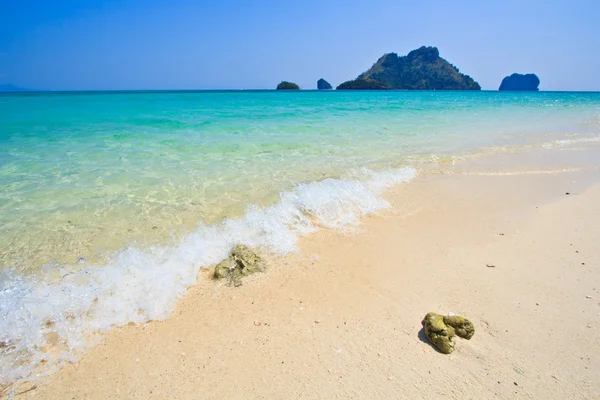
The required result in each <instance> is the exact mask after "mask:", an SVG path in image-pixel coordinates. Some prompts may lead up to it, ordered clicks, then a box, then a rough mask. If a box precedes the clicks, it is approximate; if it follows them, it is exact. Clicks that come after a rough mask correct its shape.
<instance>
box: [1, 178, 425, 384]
mask: <svg viewBox="0 0 600 400" xmlns="http://www.w3.org/2000/svg"><path fill="white" fill-rule="evenodd" d="M415 174H416V171H415V170H414V169H413V168H411V167H405V168H400V169H395V170H389V171H381V172H374V171H371V170H369V169H366V168H362V169H358V170H353V171H350V172H348V173H347V174H346V175H345V176H344V177H342V178H340V179H325V180H322V181H318V182H312V183H306V184H299V185H297V186H296V187H295V188H294V189H293V190H291V191H289V192H284V193H282V194H281V196H280V200H279V201H278V202H277V203H276V204H274V205H272V206H270V207H267V208H259V207H256V206H252V207H250V208H249V209H248V211H247V213H246V214H245V215H244V217H242V218H240V219H235V220H226V221H224V222H223V223H222V224H219V225H213V226H206V225H201V226H199V227H198V229H197V230H196V231H195V232H194V233H193V234H191V235H189V236H187V237H186V238H185V239H184V240H183V241H182V242H181V243H180V244H179V245H177V246H172V247H154V248H151V249H145V250H141V249H137V248H133V247H129V248H124V249H122V250H121V251H119V252H117V253H115V254H114V255H113V256H112V257H111V259H110V261H109V262H108V264H107V265H105V266H98V267H86V268H85V269H80V270H76V269H74V270H72V271H71V272H69V273H65V274H64V275H63V274H60V275H59V278H58V279H55V278H53V276H56V273H57V271H55V270H54V271H45V272H44V273H42V274H41V275H37V276H35V277H34V276H23V275H19V274H17V273H15V272H11V271H8V272H5V273H4V274H3V275H2V276H0V283H1V284H2V289H1V290H0V383H1V384H8V383H11V382H15V381H26V380H35V379H38V378H39V377H41V376H44V375H47V374H49V373H52V372H54V371H56V369H58V368H59V367H61V366H62V365H64V363H66V362H69V361H75V360H77V358H78V356H79V355H80V354H81V353H82V351H84V350H85V349H86V348H88V347H89V346H91V345H93V343H94V341H93V340H91V337H93V336H95V335H97V334H102V333H103V332H106V331H108V330H109V329H111V328H112V327H115V326H123V325H126V324H128V323H135V324H140V323H144V322H147V321H150V320H164V319H166V318H167V317H168V316H169V315H170V313H171V312H172V311H173V310H174V309H175V305H176V303H177V300H178V299H180V298H181V297H182V296H183V295H184V294H185V292H186V290H187V288H188V287H190V286H191V285H193V284H194V283H195V282H196V277H197V275H198V272H199V270H200V268H207V267H209V266H211V265H214V264H215V263H217V262H219V261H221V260H222V259H224V258H225V257H226V256H227V254H228V252H229V251H230V250H231V248H232V247H233V246H234V245H235V244H237V243H243V244H246V245H249V246H253V247H261V248H263V249H264V250H265V251H269V252H273V253H276V254H280V255H283V254H286V253H289V252H291V251H294V250H295V249H296V243H297V241H298V239H299V237H300V236H303V235H307V234H309V233H310V232H313V231H315V230H317V229H319V227H325V228H331V229H342V230H343V229H347V228H348V227H352V226H355V225H357V224H358V223H359V221H360V219H361V218H362V217H364V216H366V215H369V214H373V213H375V212H377V211H378V210H380V209H383V208H385V207H387V206H388V203H387V202H386V201H385V200H383V199H382V198H381V197H380V194H381V193H382V191H383V190H385V189H386V188H389V187H391V186H394V185H397V184H400V183H402V182H406V181H409V180H411V179H412V178H413V177H414V176H415Z"/></svg>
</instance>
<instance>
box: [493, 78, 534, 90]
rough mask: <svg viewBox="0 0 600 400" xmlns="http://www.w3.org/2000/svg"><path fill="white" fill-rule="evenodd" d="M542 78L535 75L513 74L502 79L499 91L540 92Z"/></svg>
mask: <svg viewBox="0 0 600 400" xmlns="http://www.w3.org/2000/svg"><path fill="white" fill-rule="evenodd" d="M538 86H540V78H538V77H537V75H535V74H525V75H522V74H512V75H511V76H507V77H506V78H504V79H502V83H501V84H500V89H498V90H533V91H538V90H539V88H538Z"/></svg>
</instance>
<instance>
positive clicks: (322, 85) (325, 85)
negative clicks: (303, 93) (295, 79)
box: [317, 78, 333, 90]
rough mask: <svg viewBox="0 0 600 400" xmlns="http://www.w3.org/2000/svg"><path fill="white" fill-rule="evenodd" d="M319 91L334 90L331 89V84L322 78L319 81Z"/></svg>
mask: <svg viewBox="0 0 600 400" xmlns="http://www.w3.org/2000/svg"><path fill="white" fill-rule="evenodd" d="M317 89H319V90H330V89H333V88H332V87H331V85H330V84H329V82H327V81H326V80H325V79H323V78H321V79H319V80H318V81H317Z"/></svg>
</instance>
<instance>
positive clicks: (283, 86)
mask: <svg viewBox="0 0 600 400" xmlns="http://www.w3.org/2000/svg"><path fill="white" fill-rule="evenodd" d="M277 90H300V86H298V85H296V84H295V83H294V82H287V81H281V82H280V83H279V85H277Z"/></svg>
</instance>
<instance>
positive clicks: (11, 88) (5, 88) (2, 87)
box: [0, 83, 33, 92]
mask: <svg viewBox="0 0 600 400" xmlns="http://www.w3.org/2000/svg"><path fill="white" fill-rule="evenodd" d="M0 92H33V90H32V89H25V88H22V87H18V86H15V85H13V84H12V83H5V84H0Z"/></svg>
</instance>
